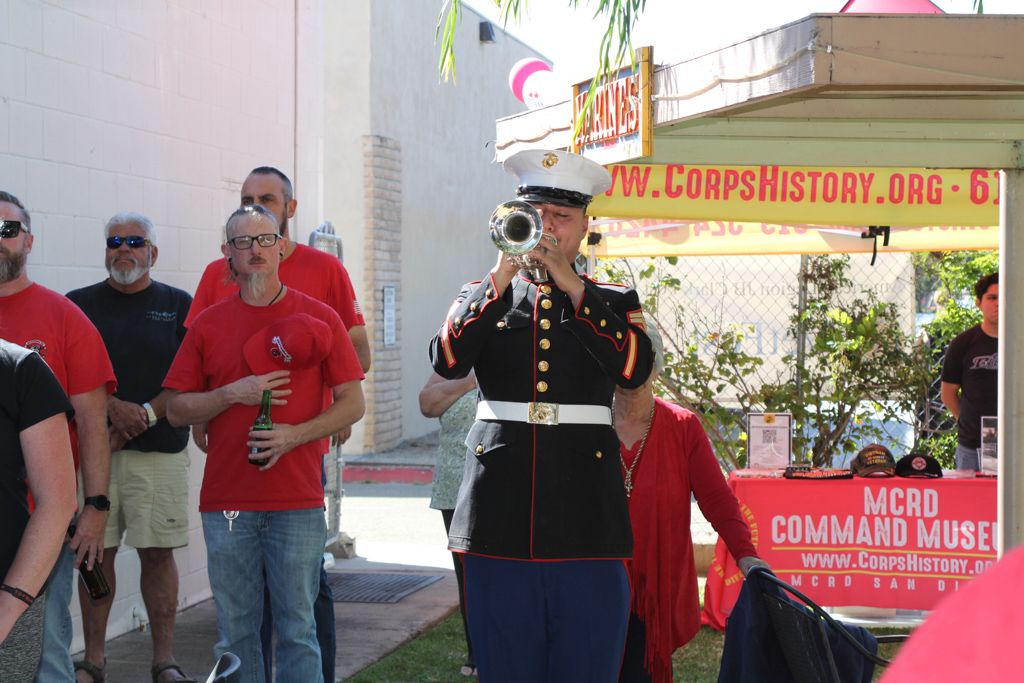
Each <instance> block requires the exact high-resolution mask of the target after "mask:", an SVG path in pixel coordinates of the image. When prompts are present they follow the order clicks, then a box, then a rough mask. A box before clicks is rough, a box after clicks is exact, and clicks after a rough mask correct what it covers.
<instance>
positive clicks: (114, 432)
mask: <svg viewBox="0 0 1024 683" xmlns="http://www.w3.org/2000/svg"><path fill="white" fill-rule="evenodd" d="M105 232H106V247H107V249H106V267H107V272H108V273H109V275H110V276H109V277H108V278H107V279H106V280H105V281H103V282H100V283H97V284H95V285H92V286H90V287H85V288H83V289H77V290H75V291H73V292H69V293H68V298H69V299H71V300H72V301H74V302H75V303H76V304H78V306H79V307H80V308H81V309H82V310H83V311H84V312H85V314H86V315H87V316H88V317H89V319H90V320H91V321H92V323H93V324H94V325H95V326H96V328H97V329H98V330H99V331H100V335H101V336H102V337H103V342H104V344H105V345H106V347H107V353H108V354H109V355H110V360H111V362H112V363H113V366H114V374H115V375H116V376H117V378H118V380H119V381H118V387H117V393H116V394H114V395H113V396H111V397H110V399H109V402H108V410H107V413H108V415H107V416H108V418H109V421H110V427H109V438H110V452H111V457H110V506H111V507H110V515H109V516H108V517H107V529H106V534H105V537H104V547H105V549H106V551H105V552H104V556H103V561H102V563H101V565H102V568H103V572H104V574H105V575H106V576H107V577H108V578H109V580H110V584H111V586H113V585H114V556H115V555H116V550H117V546H118V545H119V544H120V543H121V537H122V534H123V535H124V542H125V543H126V544H128V545H130V546H133V547H135V548H136V549H137V550H138V553H139V562H140V564H141V569H142V573H141V577H140V585H141V589H142V599H143V602H144V603H145V605H146V611H147V612H148V613H149V620H150V624H151V625H152V635H153V680H154V681H156V682H157V683H165V682H166V681H176V680H182V679H183V678H185V674H184V673H183V672H182V671H181V669H180V668H179V667H178V665H177V664H176V663H175V662H174V658H173V656H172V643H173V637H174V619H175V613H176V611H177V602H178V568H177V565H176V564H175V561H174V554H173V550H174V548H179V547H182V546H184V545H186V544H187V543H188V465H189V459H188V450H187V445H188V427H180V428H179V427H172V426H171V425H170V424H169V423H168V422H167V420H166V419H164V414H165V404H166V402H167V395H168V393H169V392H167V391H165V390H164V389H163V388H162V386H161V385H162V383H163V380H164V376H165V375H166V374H167V370H168V368H169V367H170V365H171V361H173V360H174V356H175V354H176V353H177V351H178V347H179V346H180V345H181V340H182V339H183V338H184V337H185V325H184V323H185V316H186V315H187V314H188V309H189V306H190V305H191V303H192V298H191V297H190V296H189V295H188V294H187V293H185V292H184V291H182V290H180V289H177V288H175V287H171V286H169V285H165V284H163V283H160V282H157V281H155V280H153V279H151V278H150V274H149V271H150V268H152V267H153V265H154V264H155V263H156V259H157V253H158V251H157V246H156V231H155V229H154V227H153V223H152V222H151V221H150V220H149V219H148V218H147V217H146V216H144V215H142V214H139V213H134V212H124V213H119V214H117V215H115V216H114V217H113V218H111V219H110V220H109V221H108V222H107V226H106V231H105ZM113 600H114V594H113V591H111V594H110V595H109V596H108V597H106V598H104V599H102V600H98V601H92V600H90V599H89V598H88V596H86V595H84V594H83V593H82V592H79V601H80V602H81V605H82V622H83V631H84V635H85V657H84V659H83V660H82V661H81V662H78V663H76V665H75V668H76V670H79V671H80V673H79V674H78V675H79V680H84V681H87V680H89V677H90V676H91V677H92V678H97V676H96V672H97V671H99V672H102V670H103V662H104V640H105V636H106V630H107V619H108V617H109V615H110V607H111V604H112V603H113Z"/></svg>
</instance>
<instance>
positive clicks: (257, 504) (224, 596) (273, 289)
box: [164, 205, 364, 683]
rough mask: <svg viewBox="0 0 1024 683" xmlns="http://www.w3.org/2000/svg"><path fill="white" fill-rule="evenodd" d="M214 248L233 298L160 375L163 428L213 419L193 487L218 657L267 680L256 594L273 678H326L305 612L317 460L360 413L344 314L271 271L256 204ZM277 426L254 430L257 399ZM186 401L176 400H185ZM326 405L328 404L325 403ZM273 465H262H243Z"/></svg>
mask: <svg viewBox="0 0 1024 683" xmlns="http://www.w3.org/2000/svg"><path fill="white" fill-rule="evenodd" d="M225 235H226V243H225V244H224V245H223V246H222V247H221V250H222V252H223V253H224V256H225V257H227V258H228V259H229V260H230V265H231V269H232V271H233V272H234V274H235V280H236V281H237V282H238V283H239V286H240V289H239V293H238V295H237V296H229V297H227V298H226V299H223V300H222V301H220V302H218V303H216V304H214V305H213V306H210V308H209V309H207V310H205V311H203V312H202V313H201V314H199V315H198V316H196V318H195V319H194V320H193V321H192V324H191V325H190V326H189V330H188V334H186V335H185V340H184V341H183V342H182V345H181V349H180V350H179V351H178V354H177V356H176V357H175V359H174V362H173V364H172V365H171V369H170V371H169V372H168V373H167V377H166V378H165V380H164V386H165V387H166V388H168V389H171V390H173V391H174V392H175V394H174V395H173V396H172V397H171V399H170V401H169V402H168V409H167V410H168V412H167V415H168V419H169V420H170V421H171V424H177V425H185V424H196V423H200V422H205V423H208V439H207V447H208V448H207V453H208V455H207V459H206V468H205V471H204V473H203V485H202V489H201V492H200V500H199V511H200V513H201V514H202V521H203V536H204V538H205V540H206V548H207V557H208V562H207V569H208V572H209V575H210V587H211V589H212V590H213V595H214V599H215V601H216V604H217V625H218V635H219V640H218V642H217V645H216V647H215V651H214V654H215V656H218V655H220V654H221V653H223V652H225V651H231V652H233V653H235V654H237V655H238V656H239V658H240V659H241V661H242V668H243V671H242V678H243V679H245V680H247V681H249V680H251V681H263V680H265V675H264V670H263V663H262V657H261V646H260V639H259V631H260V625H261V623H262V621H263V591H264V585H266V586H267V587H269V592H270V598H271V607H272V611H273V617H274V624H275V627H276V632H277V641H276V659H277V680H278V681H296V683H317V682H318V681H322V680H323V669H322V664H321V653H320V647H319V644H318V642H317V637H316V629H315V624H314V617H313V603H314V600H315V598H316V595H317V589H318V582H319V575H320V570H321V563H322V559H321V558H322V553H323V548H324V540H325V535H326V520H325V519H324V514H323V484H322V482H321V479H320V461H321V456H322V454H323V453H324V452H325V449H326V448H327V443H326V440H327V437H329V436H330V435H332V434H336V433H338V432H339V431H341V430H343V429H345V428H347V427H349V426H351V425H352V424H353V423H354V422H356V421H357V420H358V419H360V418H361V417H362V414H363V407H364V404H363V394H362V388H361V386H360V382H361V380H362V379H363V372H362V370H361V369H360V366H359V360H358V358H357V357H356V353H355V349H354V348H353V346H352V343H351V342H350V341H349V337H348V334H347V333H346V330H345V328H344V326H343V324H342V321H341V318H340V317H339V316H338V314H337V313H336V312H335V311H334V310H333V309H331V308H330V307H329V306H327V305H325V304H323V303H321V302H319V301H316V300H314V299H313V298H311V297H309V296H306V295H305V294H302V293H301V292H299V291H298V290H295V289H292V288H291V287H288V286H287V285H285V284H284V283H282V282H281V279H280V277H279V276H278V266H279V264H280V261H281V257H282V252H283V250H284V241H283V240H281V239H279V235H278V233H277V219H276V217H275V216H274V214H272V213H271V212H270V211H268V210H267V209H265V208H263V207H262V206H259V205H251V206H244V207H242V208H240V209H238V210H236V211H235V212H234V213H233V214H232V215H231V217H230V218H229V219H228V221H227V225H226V226H225ZM266 390H269V391H271V392H272V396H273V406H274V407H273V411H272V421H273V425H274V426H273V429H271V430H268V431H257V430H253V429H252V426H253V422H254V420H255V418H256V416H257V405H258V404H259V403H260V400H261V397H262V395H263V392H264V391H266ZM179 392H180V393H179ZM328 393H329V396H330V398H331V399H332V401H331V402H330V403H327V402H326V401H325V398H326V395H325V394H328ZM250 456H251V457H255V458H257V459H262V458H267V459H268V460H267V462H266V464H263V465H259V464H258V463H256V462H253V463H250V460H249V457H250Z"/></svg>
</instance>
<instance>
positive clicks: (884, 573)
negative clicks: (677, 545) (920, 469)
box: [703, 472, 997, 630]
mask: <svg viewBox="0 0 1024 683" xmlns="http://www.w3.org/2000/svg"><path fill="white" fill-rule="evenodd" d="M740 474H742V473H740ZM729 485H730V486H731V487H732V489H733V491H735V493H736V497H737V498H739V500H740V505H741V507H742V509H743V513H744V515H745V516H746V518H747V522H748V523H749V524H750V529H751V533H752V535H753V540H754V545H755V546H757V552H758V555H760V556H761V558H762V559H763V560H764V561H765V562H767V563H768V564H770V565H771V567H772V571H774V572H775V574H776V575H777V576H778V577H779V578H780V579H782V580H783V581H787V582H789V583H791V584H792V585H794V586H796V587H797V588H799V589H800V590H801V591H803V592H804V593H806V594H807V595H808V596H809V597H810V598H811V599H812V600H814V601H815V602H817V603H818V604H821V605H829V606H840V605H865V606H869V607H888V608H899V609H922V610H930V609H933V608H934V607H935V605H936V604H937V603H938V602H939V600H941V599H942V598H943V597H944V596H946V595H950V594H952V593H954V592H956V591H957V590H958V589H959V588H960V587H961V586H963V585H964V584H965V582H967V581H968V580H969V579H970V578H971V577H973V576H975V575H977V574H980V573H981V572H982V571H983V570H984V569H986V568H987V567H989V566H990V565H991V564H992V563H993V562H994V561H995V559H996V543H997V539H996V482H995V480H994V479H981V478H979V479H905V478H901V477H891V478H890V477H886V478H860V477H855V478H853V479H833V480H827V481H808V480H792V479H783V478H779V477H747V476H739V475H738V474H737V473H735V472H734V473H732V474H731V475H730V477H729ZM742 582H743V575H742V574H741V573H740V570H739V568H738V567H737V566H736V563H735V562H734V561H733V558H732V557H731V556H730V555H729V553H728V551H727V550H726V548H725V545H724V544H723V543H722V541H721V540H719V541H718V545H717V546H716V547H715V557H714V559H713V560H712V563H711V568H710V569H709V570H708V578H707V585H706V586H705V588H704V615H703V621H704V623H705V624H707V625H709V626H711V627H713V628H717V629H719V630H721V629H724V628H725V619H726V617H727V616H728V614H729V612H730V610H732V607H733V605H734V604H735V603H736V597H737V596H738V595H739V592H740V587H741V585H742Z"/></svg>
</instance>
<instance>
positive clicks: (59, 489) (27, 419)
mask: <svg viewBox="0 0 1024 683" xmlns="http://www.w3.org/2000/svg"><path fill="white" fill-rule="evenodd" d="M73 414H74V411H73V410H72V408H71V403H70V401H69V400H68V397H67V396H66V395H65V394H64V390H63V389H61V386H60V383H59V382H58V381H57V378H56V377H54V376H53V373H52V372H51V371H50V369H49V368H48V367H47V365H46V363H45V362H44V361H43V359H42V358H40V357H39V354H37V353H35V352H33V351H29V350H28V349H26V348H23V347H21V346H18V345H17V344H12V343H10V342H7V341H4V340H3V339H0V579H2V581H3V583H2V585H0V678H2V679H3V680H5V681H8V680H10V681H30V680H32V678H33V677H34V676H35V672H36V669H37V668H38V665H39V658H40V654H41V652H42V645H43V606H44V602H45V597H44V596H43V595H41V591H42V589H43V583H44V582H45V581H46V577H47V575H48V574H49V573H50V571H51V570H52V569H53V566H54V563H55V562H56V561H57V555H58V553H59V552H60V551H61V546H62V544H63V540H64V533H65V531H67V528H68V521H69V520H70V519H71V516H72V515H73V514H74V512H75V466H74V462H73V460H72V458H71V440H70V438H69V436H68V420H69V419H70V418H71V416H72V415H73ZM29 486H31V491H32V496H33V498H34V499H35V504H36V505H35V510H34V511H33V513H32V515H31V517H30V516H29V511H28V492H29Z"/></svg>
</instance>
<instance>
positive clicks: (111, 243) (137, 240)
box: [107, 235, 150, 249]
mask: <svg viewBox="0 0 1024 683" xmlns="http://www.w3.org/2000/svg"><path fill="white" fill-rule="evenodd" d="M122 244H127V245H128V246H129V247H131V248H132V249H138V248H139V247H148V246H149V244H150V242H149V240H147V239H146V238H145V237H143V236H142V235H128V237H116V236H115V237H108V238H107V249H120V248H121V245H122Z"/></svg>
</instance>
